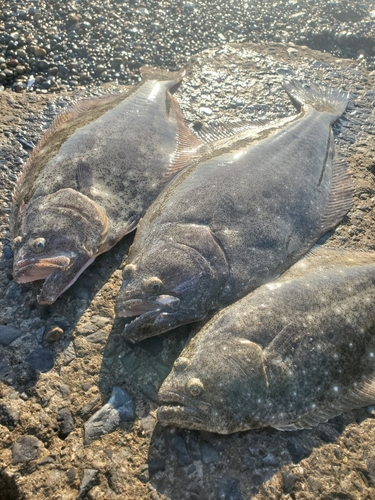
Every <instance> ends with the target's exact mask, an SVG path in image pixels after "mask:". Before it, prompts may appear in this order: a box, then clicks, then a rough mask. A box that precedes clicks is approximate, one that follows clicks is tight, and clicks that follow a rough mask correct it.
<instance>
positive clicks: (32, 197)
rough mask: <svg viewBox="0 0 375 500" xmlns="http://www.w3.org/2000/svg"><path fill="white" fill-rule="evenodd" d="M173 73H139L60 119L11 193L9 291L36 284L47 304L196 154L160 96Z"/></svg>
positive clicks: (170, 100)
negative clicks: (134, 83) (139, 79)
mask: <svg viewBox="0 0 375 500" xmlns="http://www.w3.org/2000/svg"><path fill="white" fill-rule="evenodd" d="M181 75H182V73H181V72H179V73H168V72H165V73H161V72H160V71H158V70H154V69H152V68H148V67H145V68H143V71H142V76H143V78H144V80H145V81H144V83H142V84H141V85H140V86H138V87H131V88H130V89H129V90H128V92H126V93H122V94H116V95H110V96H105V97H101V98H94V99H85V100H82V101H80V102H78V103H77V104H76V105H74V106H72V107H71V108H69V109H68V111H66V112H65V113H64V114H62V115H60V116H59V117H58V118H57V119H56V120H55V122H54V123H53V125H52V127H51V128H50V129H49V130H48V131H47V133H46V134H45V136H44V137H43V138H42V140H41V141H40V142H39V144H38V146H37V147H36V149H35V150H34V151H33V153H32V155H31V157H30V160H29V162H28V163H27V165H26V168H25V169H24V171H23V173H22V175H21V177H20V178H19V180H18V184H17V188H16V190H15V195H14V202H13V210H12V218H11V238H12V239H13V242H14V248H15V257H14V277H15V279H16V281H18V282H19V283H25V282H28V281H34V280H38V279H46V280H45V282H44V284H43V287H42V290H41V293H40V295H39V297H38V300H39V302H40V303H42V304H51V303H53V302H54V301H55V300H56V299H57V297H58V296H59V295H60V294H61V293H63V292H64V291H65V290H66V289H67V288H68V287H69V286H70V285H71V284H72V283H74V281H75V280H76V279H77V277H78V276H79V275H80V274H81V273H82V271H83V270H84V269H85V268H86V267H87V266H88V265H89V264H91V262H93V260H94V259H95V257H96V256H97V255H99V254H101V253H103V252H105V251H107V250H109V249H110V248H111V247H112V246H113V245H114V244H115V243H117V242H118V241H119V240H120V239H121V238H122V237H123V236H124V235H125V234H127V233H129V232H130V231H132V230H133V229H134V228H135V227H136V226H137V224H138V221H139V219H140V218H141V217H142V215H143V214H144V212H145V211H146V209H147V208H148V207H149V205H150V204H151V203H152V201H153V200H154V199H155V198H156V197H157V195H158V194H159V192H160V191H161V190H162V188H163V187H164V186H165V184H166V183H167V182H168V181H169V180H170V179H171V178H172V177H173V176H174V175H175V174H176V173H177V172H178V171H180V170H181V169H182V168H184V167H185V166H187V165H188V164H191V163H192V162H193V161H194V158H195V155H196V154H197V152H198V150H199V148H200V145H199V142H198V140H197V138H196V137H195V135H194V134H193V133H192V132H191V131H190V130H189V128H188V127H187V126H186V125H185V122H184V118H183V115H182V113H181V110H180V107H179V105H178V103H177V101H176V100H175V98H174V97H172V95H171V94H170V92H169V90H170V89H171V88H172V87H173V86H176V84H178V83H179V81H180V80H181Z"/></svg>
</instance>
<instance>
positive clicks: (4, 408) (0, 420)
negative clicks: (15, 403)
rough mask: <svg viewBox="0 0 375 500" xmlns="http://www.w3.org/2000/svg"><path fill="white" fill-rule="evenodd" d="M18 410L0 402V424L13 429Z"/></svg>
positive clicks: (16, 420)
mask: <svg viewBox="0 0 375 500" xmlns="http://www.w3.org/2000/svg"><path fill="white" fill-rule="evenodd" d="M18 416H19V411H18V410H16V409H15V408H12V407H11V406H8V405H5V404H1V403H0V424H1V425H4V426H5V427H8V429H10V430H13V429H14V428H15V427H16V425H17V422H18Z"/></svg>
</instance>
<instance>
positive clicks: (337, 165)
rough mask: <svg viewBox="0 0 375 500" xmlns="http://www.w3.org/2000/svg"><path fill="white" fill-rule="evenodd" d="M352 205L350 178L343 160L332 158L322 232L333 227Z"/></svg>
mask: <svg viewBox="0 0 375 500" xmlns="http://www.w3.org/2000/svg"><path fill="white" fill-rule="evenodd" d="M352 204H353V185H352V177H351V175H350V174H349V171H348V164H347V162H346V160H345V159H344V158H336V157H334V158H333V161H332V186H331V192H330V196H329V200H328V203H327V205H326V208H325V211H324V214H323V216H322V221H321V227H322V230H323V231H324V232H326V231H329V230H330V229H332V228H333V227H335V226H336V225H337V224H338V223H339V222H340V221H341V219H342V218H343V217H344V215H345V214H346V213H347V212H348V211H349V210H350V209H351V207H352Z"/></svg>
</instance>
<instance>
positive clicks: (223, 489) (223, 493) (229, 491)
mask: <svg viewBox="0 0 375 500" xmlns="http://www.w3.org/2000/svg"><path fill="white" fill-rule="evenodd" d="M259 477H260V476H259ZM253 478H254V476H253ZM216 498H223V499H225V500H227V499H228V500H229V499H230V500H243V496H242V494H241V487H240V483H239V481H238V480H237V479H225V480H222V481H220V482H219V486H218V495H217V497H216Z"/></svg>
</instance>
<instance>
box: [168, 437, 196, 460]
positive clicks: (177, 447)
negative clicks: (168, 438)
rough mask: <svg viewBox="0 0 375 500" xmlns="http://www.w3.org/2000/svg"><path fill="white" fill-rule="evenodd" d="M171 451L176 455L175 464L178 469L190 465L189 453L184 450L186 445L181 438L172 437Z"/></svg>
mask: <svg viewBox="0 0 375 500" xmlns="http://www.w3.org/2000/svg"><path fill="white" fill-rule="evenodd" d="M172 445H173V449H174V451H175V453H176V455H177V463H178V465H179V466H180V467H184V466H185V465H189V464H191V463H192V460H191V458H190V455H189V452H188V450H187V448H186V443H185V441H184V439H183V438H182V437H181V436H178V435H177V436H174V438H173V440H172Z"/></svg>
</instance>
